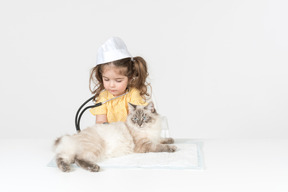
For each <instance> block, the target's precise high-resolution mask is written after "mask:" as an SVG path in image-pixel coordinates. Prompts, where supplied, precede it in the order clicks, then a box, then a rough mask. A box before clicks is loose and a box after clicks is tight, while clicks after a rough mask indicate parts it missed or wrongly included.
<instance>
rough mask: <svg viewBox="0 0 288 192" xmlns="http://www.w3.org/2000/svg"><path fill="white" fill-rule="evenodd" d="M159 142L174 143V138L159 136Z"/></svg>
mask: <svg viewBox="0 0 288 192" xmlns="http://www.w3.org/2000/svg"><path fill="white" fill-rule="evenodd" d="M160 143H161V144H172V143H174V139H173V138H171V137H170V138H161V140H160Z"/></svg>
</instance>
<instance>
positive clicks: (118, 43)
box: [96, 37, 132, 65]
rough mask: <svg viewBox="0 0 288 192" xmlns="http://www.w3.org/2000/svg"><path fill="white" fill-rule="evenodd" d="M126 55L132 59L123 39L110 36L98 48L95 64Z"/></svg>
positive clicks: (122, 57) (125, 56)
mask: <svg viewBox="0 0 288 192" xmlns="http://www.w3.org/2000/svg"><path fill="white" fill-rule="evenodd" d="M128 57H131V59H132V55H131V54H130V53H129V52H128V50H127V47H126V45H125V43H124V41H123V40H122V39H120V38H119V37H111V38H110V39H108V40H107V41H106V42H105V43H104V44H103V45H102V46H101V47H100V48H99V49H98V52H97V60H96V65H99V64H103V63H108V62H111V61H116V60H119V59H124V58H128Z"/></svg>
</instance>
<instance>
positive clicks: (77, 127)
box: [75, 89, 129, 132]
mask: <svg viewBox="0 0 288 192" xmlns="http://www.w3.org/2000/svg"><path fill="white" fill-rule="evenodd" d="M128 92H129V89H127V90H126V92H125V93H123V94H122V95H118V96H116V97H113V98H112V99H108V100H106V101H102V102H99V103H95V104H94V105H90V106H87V107H85V108H84V109H83V111H82V112H81V113H80V111H81V109H82V108H83V107H84V106H85V105H86V104H87V103H88V102H89V101H91V100H93V99H94V97H95V96H93V97H91V98H89V99H88V100H87V101H85V102H84V103H83V104H82V105H81V106H80V107H79V109H78V110H77V113H76V116H75V127H76V130H77V132H80V131H81V129H80V120H81V117H82V115H83V113H84V112H85V111H86V110H87V109H90V108H94V107H99V106H101V105H103V104H105V103H107V102H109V101H112V100H114V99H117V98H119V97H122V96H124V95H126V94H127V93H128ZM79 113H80V115H79ZM78 116H79V117H78Z"/></svg>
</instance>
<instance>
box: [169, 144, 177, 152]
mask: <svg viewBox="0 0 288 192" xmlns="http://www.w3.org/2000/svg"><path fill="white" fill-rule="evenodd" d="M168 149H169V150H168V152H169V153H173V152H175V151H176V150H177V147H176V146H175V145H169V148H168Z"/></svg>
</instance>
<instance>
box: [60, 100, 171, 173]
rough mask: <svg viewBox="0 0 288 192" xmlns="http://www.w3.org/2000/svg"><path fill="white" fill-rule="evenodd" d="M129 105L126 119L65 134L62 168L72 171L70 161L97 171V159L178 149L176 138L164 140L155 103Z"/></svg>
mask: <svg viewBox="0 0 288 192" xmlns="http://www.w3.org/2000/svg"><path fill="white" fill-rule="evenodd" d="M128 105H129V115H128V117H127V120H126V122H115V123H110V124H96V125H94V126H91V127H88V128H86V129H84V130H83V131H81V132H80V133H78V134H75V135H72V136H63V137H61V138H59V139H57V140H56V141H55V152H56V162H57V166H58V167H59V169H60V170H62V171H64V172H68V171H70V164H72V163H76V164H77V165H78V166H80V167H82V168H84V169H86V170H89V171H93V172H97V171H99V169H100V167H99V166H98V165H97V162H100V161H102V160H104V159H107V158H111V157H118V156H122V155H127V154H130V153H134V152H135V153H146V152H174V151H175V150H176V146H174V145H168V144H172V143H174V140H173V139H172V138H166V139H163V138H161V137H160V133H161V117H160V115H158V114H157V112H156V110H155V108H154V105H153V103H152V102H150V103H149V104H148V105H147V106H136V105H132V104H128Z"/></svg>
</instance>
